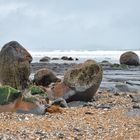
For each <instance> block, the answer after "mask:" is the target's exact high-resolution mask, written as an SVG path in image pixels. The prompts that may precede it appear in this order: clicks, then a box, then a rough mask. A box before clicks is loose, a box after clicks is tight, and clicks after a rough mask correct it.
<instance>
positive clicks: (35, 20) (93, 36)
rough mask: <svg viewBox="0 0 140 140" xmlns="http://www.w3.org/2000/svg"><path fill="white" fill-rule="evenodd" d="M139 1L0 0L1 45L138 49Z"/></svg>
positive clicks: (38, 48) (52, 48) (139, 44)
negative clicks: (14, 42) (16, 42)
mask: <svg viewBox="0 0 140 140" xmlns="http://www.w3.org/2000/svg"><path fill="white" fill-rule="evenodd" d="M139 5H140V1H139V0H133V1H132V0H123V1H122V0H117V1H113V0H86V1H85V0H41V1H40V0H22V1H19V0H0V46H1V47H2V46H3V45H4V44H5V43H6V42H9V41H11V40H17V41H18V42H20V43H21V44H22V45H23V46H25V47H26V48H28V49H29V50H33V51H37V50H45V51H46V50H56V49H58V50H59V49H60V50H71V49H76V50H120V49H128V50H129V49H140V39H139V36H140V14H139V13H140V8H139Z"/></svg>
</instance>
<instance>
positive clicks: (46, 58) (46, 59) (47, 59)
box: [40, 56, 51, 62]
mask: <svg viewBox="0 0 140 140" xmlns="http://www.w3.org/2000/svg"><path fill="white" fill-rule="evenodd" d="M50 60H51V58H50V57H47V56H45V57H43V58H41V59H40V62H49V61H50Z"/></svg>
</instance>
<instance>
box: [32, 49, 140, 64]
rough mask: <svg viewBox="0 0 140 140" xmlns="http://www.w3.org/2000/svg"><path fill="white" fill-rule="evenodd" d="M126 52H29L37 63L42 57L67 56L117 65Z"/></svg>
mask: <svg viewBox="0 0 140 140" xmlns="http://www.w3.org/2000/svg"><path fill="white" fill-rule="evenodd" d="M124 52H126V51H102V50H99V51H87V50H85V51H75V50H70V51H61V50H55V51H46V52H42V51H40V52H33V51H30V53H31V55H32V56H33V62H37V61H39V59H40V58H42V57H44V56H48V57H51V58H53V57H58V58H61V57H62V56H68V57H73V58H79V59H80V60H81V61H82V60H85V59H95V60H96V61H99V62H100V61H103V60H108V61H110V62H113V63H118V62H119V58H120V55H121V54H122V53H124ZM134 52H135V53H137V54H138V55H139V57H140V51H134Z"/></svg>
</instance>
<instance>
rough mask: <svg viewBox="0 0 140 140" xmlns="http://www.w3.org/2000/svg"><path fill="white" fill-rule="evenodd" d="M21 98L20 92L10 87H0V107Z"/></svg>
mask: <svg viewBox="0 0 140 140" xmlns="http://www.w3.org/2000/svg"><path fill="white" fill-rule="evenodd" d="M20 96H21V92H19V91H18V90H16V89H14V88H12V87H10V86H0V105H5V104H8V103H10V102H13V101H15V100H16V99H17V98H18V97H20Z"/></svg>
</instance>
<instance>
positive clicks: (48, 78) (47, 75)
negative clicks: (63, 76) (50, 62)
mask: <svg viewBox="0 0 140 140" xmlns="http://www.w3.org/2000/svg"><path fill="white" fill-rule="evenodd" d="M57 80H58V78H57V77H56V76H55V74H54V73H53V72H52V71H51V70H49V69H47V68H43V69H40V70H39V71H37V73H36V74H35V75H34V82H35V84H36V85H42V86H48V85H49V84H50V83H52V82H56V81H57Z"/></svg>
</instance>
